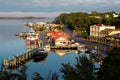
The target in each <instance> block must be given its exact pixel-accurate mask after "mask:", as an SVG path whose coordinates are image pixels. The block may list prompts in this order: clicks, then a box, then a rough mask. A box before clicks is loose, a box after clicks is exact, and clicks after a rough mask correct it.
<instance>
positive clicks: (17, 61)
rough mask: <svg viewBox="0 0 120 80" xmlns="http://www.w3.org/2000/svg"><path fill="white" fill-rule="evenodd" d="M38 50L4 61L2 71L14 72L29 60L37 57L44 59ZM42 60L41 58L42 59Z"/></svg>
mask: <svg viewBox="0 0 120 80" xmlns="http://www.w3.org/2000/svg"><path fill="white" fill-rule="evenodd" d="M38 50H40V49H38V48H36V49H33V50H29V51H26V52H25V53H24V54H21V55H19V56H13V58H12V59H11V60H4V62H3V65H4V70H15V69H17V68H19V67H20V66H22V65H23V64H25V63H27V62H29V61H30V60H32V59H34V58H35V56H36V55H37V56H38V57H39V58H42V57H44V58H45V57H46V56H44V55H41V54H39V53H38ZM42 59H43V58H42Z"/></svg>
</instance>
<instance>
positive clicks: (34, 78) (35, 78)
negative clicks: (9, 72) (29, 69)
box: [32, 72, 44, 80]
mask: <svg viewBox="0 0 120 80" xmlns="http://www.w3.org/2000/svg"><path fill="white" fill-rule="evenodd" d="M32 80H44V78H43V77H42V76H41V75H40V74H39V73H38V72H35V73H33V76H32Z"/></svg>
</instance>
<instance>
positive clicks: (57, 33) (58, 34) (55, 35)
mask: <svg viewBox="0 0 120 80" xmlns="http://www.w3.org/2000/svg"><path fill="white" fill-rule="evenodd" d="M47 34H48V35H50V36H52V37H53V38H54V39H55V40H56V39H57V38H59V37H65V38H70V35H69V34H67V33H63V32H61V31H50V32H48V33H47Z"/></svg>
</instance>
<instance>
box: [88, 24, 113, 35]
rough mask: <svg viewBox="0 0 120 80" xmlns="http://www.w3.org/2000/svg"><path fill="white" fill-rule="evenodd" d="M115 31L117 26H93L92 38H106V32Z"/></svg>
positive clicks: (91, 27)
mask: <svg viewBox="0 0 120 80" xmlns="http://www.w3.org/2000/svg"><path fill="white" fill-rule="evenodd" d="M107 29H110V30H115V26H109V25H103V24H98V25H92V26H90V36H92V37H105V35H106V33H104V35H103V33H102V32H103V31H104V30H107Z"/></svg>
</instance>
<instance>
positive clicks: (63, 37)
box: [47, 30, 70, 46]
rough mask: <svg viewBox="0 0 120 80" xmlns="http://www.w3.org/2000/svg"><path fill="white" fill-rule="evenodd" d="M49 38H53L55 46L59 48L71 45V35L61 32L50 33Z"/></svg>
mask: <svg viewBox="0 0 120 80" xmlns="http://www.w3.org/2000/svg"><path fill="white" fill-rule="evenodd" d="M47 36H51V37H52V38H53V39H54V41H55V45H57V46H58V45H62V46H64V45H67V44H69V43H70V35H69V34H68V33H64V32H62V31H59V30H56V31H50V32H48V33H47Z"/></svg>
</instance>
